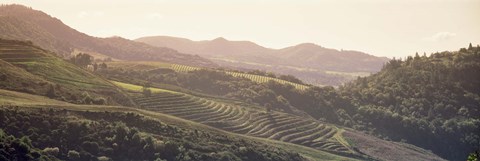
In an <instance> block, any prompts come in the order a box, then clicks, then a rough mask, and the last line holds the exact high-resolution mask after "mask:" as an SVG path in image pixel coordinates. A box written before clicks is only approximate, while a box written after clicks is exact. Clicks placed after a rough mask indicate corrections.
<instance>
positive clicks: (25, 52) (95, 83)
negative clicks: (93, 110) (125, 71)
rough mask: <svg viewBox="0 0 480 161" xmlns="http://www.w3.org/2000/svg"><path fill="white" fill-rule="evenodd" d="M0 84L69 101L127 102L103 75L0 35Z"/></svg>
mask: <svg viewBox="0 0 480 161" xmlns="http://www.w3.org/2000/svg"><path fill="white" fill-rule="evenodd" d="M0 66H1V67H2V68H1V69H0V77H1V79H2V81H0V86H1V87H2V88H3V89H9V90H15V91H22V92H27V93H32V94H37V95H44V96H48V97H51V98H55V99H59V100H63V101H68V102H73V103H87V104H88V103H91V101H93V102H95V103H98V104H125V105H131V102H129V99H128V98H127V96H126V95H125V94H123V93H122V91H121V90H120V89H118V88H117V87H115V86H114V85H113V84H111V83H110V82H108V81H106V80H105V79H103V78H101V77H98V76H97V75H94V74H92V73H90V72H88V71H86V70H84V69H82V68H80V67H77V66H75V65H73V64H71V63H69V62H66V61H64V60H63V59H61V58H58V57H56V56H55V55H54V54H53V53H50V52H48V51H46V50H44V49H41V48H39V47H37V46H34V45H32V44H31V43H28V42H22V41H14V40H3V39H0Z"/></svg>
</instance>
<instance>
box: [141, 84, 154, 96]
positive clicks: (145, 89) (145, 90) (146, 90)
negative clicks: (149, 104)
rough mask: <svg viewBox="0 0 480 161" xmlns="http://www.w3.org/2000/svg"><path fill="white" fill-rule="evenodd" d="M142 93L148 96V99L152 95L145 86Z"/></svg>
mask: <svg viewBox="0 0 480 161" xmlns="http://www.w3.org/2000/svg"><path fill="white" fill-rule="evenodd" d="M142 93H143V95H144V96H147V97H149V96H151V95H152V91H151V90H150V88H148V87H147V86H143V88H142Z"/></svg>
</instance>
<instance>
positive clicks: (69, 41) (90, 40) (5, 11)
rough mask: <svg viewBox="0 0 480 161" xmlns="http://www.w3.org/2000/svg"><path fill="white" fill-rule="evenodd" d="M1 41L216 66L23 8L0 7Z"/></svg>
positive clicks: (66, 51) (66, 52)
mask: <svg viewBox="0 0 480 161" xmlns="http://www.w3.org/2000/svg"><path fill="white" fill-rule="evenodd" d="M0 24H1V25H0V32H1V33H2V34H1V35H0V38H4V39H15V40H29V41H32V42H33V43H35V44H38V45H39V46H40V47H42V48H45V49H47V50H50V51H53V52H55V53H58V54H60V55H64V56H68V55H70V53H71V52H72V51H73V50H74V49H77V50H81V51H85V52H96V53H101V54H104V55H107V56H110V57H112V58H116V59H122V60H149V61H152V60H156V61H167V62H172V63H179V64H186V65H197V66H215V64H214V63H212V62H211V61H209V60H207V59H204V58H201V57H199V56H194V55H188V54H183V53H180V52H178V51H176V50H173V49H170V48H165V47H153V46H150V45H147V44H144V43H139V42H135V41H131V40H127V39H124V38H120V37H112V38H97V37H92V36H89V35H86V34H84V33H81V32H79V31H77V30H75V29H73V28H71V27H69V26H67V25H65V24H64V23H63V22H62V21H60V20H59V19H56V18H54V17H52V16H50V15H48V14H46V13H44V12H42V11H38V10H33V9H31V8H28V7H25V6H22V5H2V6H0Z"/></svg>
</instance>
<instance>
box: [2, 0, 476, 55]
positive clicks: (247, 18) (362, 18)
mask: <svg viewBox="0 0 480 161" xmlns="http://www.w3.org/2000/svg"><path fill="white" fill-rule="evenodd" d="M1 3H18V4H23V5H26V6H30V7H32V8H34V9H37V10H42V11H44V12H46V13H47V14H50V15H52V16H54V17H57V18H59V19H60V20H62V21H63V22H64V23H65V24H67V25H69V26H71V27H72V28H75V29H77V30H78V31H81V32H84V33H87V34H89V35H92V36H98V37H109V36H114V35H116V36H121V37H125V38H128V39H135V38H139V37H142V36H153V35H166V36H176V37H184V38H189V39H192V40H210V39H214V38H216V37H224V38H226V39H228V40H250V41H253V42H255V43H258V44H260V45H262V46H265V47H270V48H283V47H287V46H291V45H296V44H299V43H304V42H312V43H315V44H318V45H321V46H324V47H328V48H335V49H348V50H359V51H363V52H367V53H369V54H372V55H377V56H387V57H390V58H391V57H394V56H395V57H400V56H402V57H403V56H406V55H412V54H414V53H415V52H416V51H418V52H419V53H423V52H427V53H430V52H436V51H444V50H458V49H459V48H460V47H466V46H467V45H468V43H470V42H472V43H473V44H480V0H323V1H320V0H290V1H287V0H257V1H254V0H237V1H233V0H232V1H227V0H191V1H185V0H171V1H170V0H135V1H133V0H132V1H126V0H81V1H74V2H73V1H70V0H68V1H66V0H2V1H1Z"/></svg>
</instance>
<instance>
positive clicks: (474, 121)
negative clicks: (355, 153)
mask: <svg viewBox="0 0 480 161" xmlns="http://www.w3.org/2000/svg"><path fill="white" fill-rule="evenodd" d="M479 62H480V47H478V46H477V47H473V46H472V45H471V44H470V46H469V47H468V48H462V49H460V51H455V52H441V53H433V54H431V55H430V56H426V55H424V56H419V55H418V54H416V55H415V56H414V57H412V56H410V57H408V58H407V59H406V60H391V61H390V62H388V63H387V64H386V65H385V67H384V68H383V69H382V71H380V72H379V73H377V74H374V75H372V76H369V77H365V78H360V79H358V80H356V81H354V82H352V83H349V84H347V85H345V86H343V87H342V88H341V90H340V92H341V93H342V95H343V96H345V97H348V99H350V100H351V101H352V103H353V105H354V106H356V107H357V110H356V111H353V112H352V113H351V114H352V115H351V116H352V118H353V119H352V121H353V122H354V124H356V125H353V126H354V127H356V128H357V129H365V130H367V131H370V132H371V133H373V134H377V135H381V136H383V137H386V138H389V139H391V140H396V141H402V142H406V143H410V144H413V145H417V146H419V147H422V148H425V149H430V150H432V152H434V153H436V154H438V155H440V156H442V157H444V158H446V159H449V160H465V158H467V156H468V154H469V153H471V152H473V151H475V150H479V149H480V139H479V138H480V136H479V135H480V119H479V118H480V109H479V105H480V90H479V89H480V63H479Z"/></svg>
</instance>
